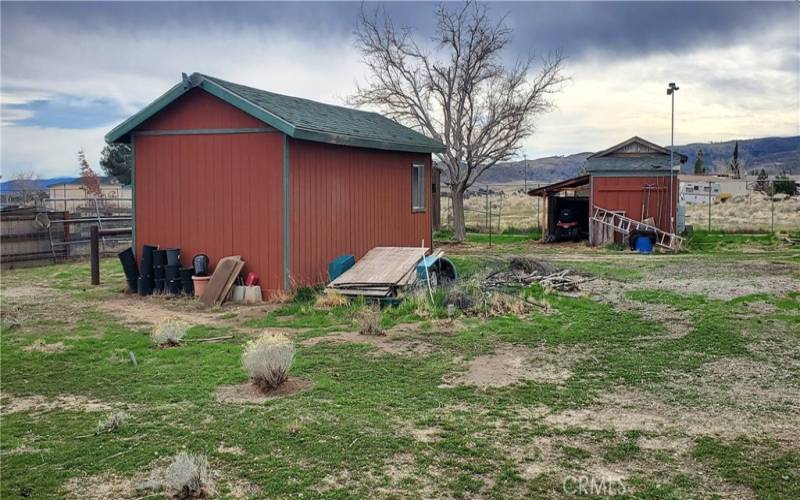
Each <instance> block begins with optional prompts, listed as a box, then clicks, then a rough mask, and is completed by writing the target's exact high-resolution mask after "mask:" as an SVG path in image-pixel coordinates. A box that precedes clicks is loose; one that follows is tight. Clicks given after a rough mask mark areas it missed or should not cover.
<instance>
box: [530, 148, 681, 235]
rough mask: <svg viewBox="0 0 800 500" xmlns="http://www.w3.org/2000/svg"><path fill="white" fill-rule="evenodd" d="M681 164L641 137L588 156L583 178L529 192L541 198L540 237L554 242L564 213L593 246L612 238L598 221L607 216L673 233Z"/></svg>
mask: <svg viewBox="0 0 800 500" xmlns="http://www.w3.org/2000/svg"><path fill="white" fill-rule="evenodd" d="M671 162H672V166H671ZM685 162H686V156H684V155H681V154H679V153H675V154H674V157H673V158H672V159H671V157H670V152H669V150H667V149H665V148H662V147H661V146H658V145H656V144H654V143H652V142H650V141H646V140H644V139H642V138H641V137H631V138H630V139H628V140H627V141H624V142H622V143H620V144H617V145H616V146H612V147H610V148H608V149H606V150H605V151H600V152H599V153H595V154H593V155H591V156H589V157H588V158H587V159H586V165H585V167H584V170H585V174H584V175H581V176H580V177H575V178H573V179H568V180H565V181H561V182H557V183H555V184H551V185H548V186H543V187H540V188H537V189H533V190H531V191H529V192H528V194H530V195H531V196H541V197H543V198H544V199H545V210H544V225H543V227H545V228H546V231H545V232H544V235H543V236H544V238H546V239H549V240H553V239H555V235H556V234H557V232H558V227H559V226H558V224H559V218H560V217H561V216H562V214H563V212H562V210H565V209H566V210H569V211H570V212H571V217H572V218H575V219H576V221H577V223H578V227H579V231H578V234H579V235H580V236H581V237H582V238H588V239H589V240H590V242H591V243H594V244H600V243H603V242H604V241H605V240H606V239H607V238H609V237H611V236H612V235H611V234H610V233H609V230H610V229H611V226H610V225H607V224H603V223H600V222H599V221H598V219H602V218H603V217H606V216H607V214H611V213H613V214H618V215H619V216H622V217H620V218H618V219H617V220H615V223H616V222H619V221H621V220H622V218H623V217H624V218H627V219H631V220H633V221H639V222H643V221H644V222H646V223H647V224H648V225H649V226H652V227H656V228H658V229H659V230H661V231H663V232H665V233H674V232H676V229H675V227H676V225H677V213H678V191H679V189H678V188H679V184H678V172H679V171H680V164H681V163H685ZM598 209H599V210H600V212H598ZM598 214H601V215H602V216H601V217H598ZM562 225H563V223H562ZM611 232H613V231H611ZM573 234H574V233H573Z"/></svg>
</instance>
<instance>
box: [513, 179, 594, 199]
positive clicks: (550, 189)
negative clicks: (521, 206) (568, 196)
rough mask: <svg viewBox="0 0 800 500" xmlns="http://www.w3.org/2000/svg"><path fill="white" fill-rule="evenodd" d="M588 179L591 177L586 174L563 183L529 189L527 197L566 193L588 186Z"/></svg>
mask: <svg viewBox="0 0 800 500" xmlns="http://www.w3.org/2000/svg"><path fill="white" fill-rule="evenodd" d="M590 177H591V176H590V175H588V174H587V175H581V176H578V177H573V178H572V179H567V180H564V181H558V182H554V183H553V184H548V185H547V186H542V187H538V188H536V189H531V190H530V191H528V195H529V196H549V195H550V194H552V193H557V192H559V191H567V190H571V189H575V188H578V187H582V186H588V185H589V179H590Z"/></svg>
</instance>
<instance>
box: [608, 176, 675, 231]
mask: <svg viewBox="0 0 800 500" xmlns="http://www.w3.org/2000/svg"><path fill="white" fill-rule="evenodd" d="M672 182H673V187H672V194H673V203H672V214H673V217H674V216H675V214H676V213H677V210H678V177H677V176H674V177H673V180H672ZM646 186H649V187H650V188H651V189H650V190H649V194H648V191H647V190H646ZM669 193H670V178H669V176H648V177H638V176H634V177H602V176H595V175H593V176H592V204H593V205H595V206H598V207H600V208H605V209H606V210H612V211H624V212H625V215H626V216H627V217H630V218H631V219H636V220H639V221H641V220H643V219H644V218H646V217H653V219H654V220H655V222H656V226H657V227H658V228H659V229H661V230H663V231H669V225H670V224H669V221H670V216H669V213H670V211H669V209H670V204H669ZM643 204H644V212H645V213H644V214H643V213H642V211H643ZM659 214H660V215H659Z"/></svg>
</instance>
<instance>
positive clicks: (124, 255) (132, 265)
mask: <svg viewBox="0 0 800 500" xmlns="http://www.w3.org/2000/svg"><path fill="white" fill-rule="evenodd" d="M117 256H118V257H119V261H120V263H121V264H122V268H123V269H124V270H125V276H126V277H127V278H128V279H133V278H138V277H139V266H137V265H136V256H135V255H133V248H131V247H128V248H126V249H125V250H123V251H121V252H120V253H118V254H117ZM129 270H130V271H133V270H135V271H136V273H135V276H131V275H129V274H128V271H129Z"/></svg>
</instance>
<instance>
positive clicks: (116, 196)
mask: <svg viewBox="0 0 800 500" xmlns="http://www.w3.org/2000/svg"><path fill="white" fill-rule="evenodd" d="M100 191H101V192H102V193H103V195H102V197H100V198H99V199H98V200H99V201H100V202H101V203H102V204H103V205H109V204H111V205H113V206H114V207H116V208H130V207H131V187H130V186H124V185H122V184H120V183H119V182H118V181H117V180H116V179H114V178H113V177H101V178H100ZM47 194H48V198H49V199H48V201H47V203H48V208H51V209H54V210H64V211H70V212H72V211H75V210H76V209H78V208H87V207H89V206H94V201H90V200H93V198H94V196H92V195H91V194H90V193H89V192H88V191H87V190H86V186H84V185H83V182H82V181H81V178H80V177H74V178H71V179H65V180H59V181H57V182H54V183H52V184H48V185H47Z"/></svg>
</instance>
